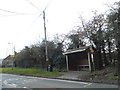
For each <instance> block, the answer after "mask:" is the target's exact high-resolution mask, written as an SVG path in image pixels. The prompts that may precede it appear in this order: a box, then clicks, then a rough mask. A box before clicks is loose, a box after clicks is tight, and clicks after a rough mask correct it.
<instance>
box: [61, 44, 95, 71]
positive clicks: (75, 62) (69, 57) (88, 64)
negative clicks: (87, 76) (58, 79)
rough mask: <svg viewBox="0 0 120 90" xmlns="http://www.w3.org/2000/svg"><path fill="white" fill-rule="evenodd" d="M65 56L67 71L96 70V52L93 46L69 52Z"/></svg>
mask: <svg viewBox="0 0 120 90" xmlns="http://www.w3.org/2000/svg"><path fill="white" fill-rule="evenodd" d="M63 55H65V57H66V64H67V71H69V70H72V71H80V70H89V71H92V70H94V69H95V66H94V50H93V49H92V46H85V47H81V48H77V49H71V50H67V51H66V52H64V53H63Z"/></svg>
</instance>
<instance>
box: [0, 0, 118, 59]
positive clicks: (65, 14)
mask: <svg viewBox="0 0 120 90" xmlns="http://www.w3.org/2000/svg"><path fill="white" fill-rule="evenodd" d="M50 1H51V0H0V31H1V33H0V58H4V57H6V55H9V54H12V48H13V46H15V49H16V51H19V50H21V49H23V48H24V46H27V45H28V46H29V45H30V44H34V43H35V42H37V41H39V40H40V41H41V40H42V39H44V29H43V16H42V15H41V16H39V15H40V14H41V13H42V11H43V10H44V8H45V7H46V6H47V5H48V3H49V2H50ZM115 1H119V0H52V2H51V3H50V5H49V6H48V7H47V9H46V11H45V12H46V27H47V39H51V38H52V37H53V35H55V34H57V33H58V34H66V33H68V32H69V31H70V30H72V28H73V27H74V26H75V25H76V23H78V21H79V20H78V18H79V16H80V15H82V16H83V17H84V18H85V19H86V20H88V19H89V18H90V17H91V16H92V11H95V10H98V12H105V11H106V10H108V7H107V5H106V4H113V3H114V2H115ZM31 3H32V4H31ZM8 43H9V44H8ZM10 43H11V44H10Z"/></svg>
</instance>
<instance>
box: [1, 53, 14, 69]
mask: <svg viewBox="0 0 120 90" xmlns="http://www.w3.org/2000/svg"><path fill="white" fill-rule="evenodd" d="M13 61H14V55H9V56H7V57H6V58H4V59H3V61H2V67H12V66H13Z"/></svg>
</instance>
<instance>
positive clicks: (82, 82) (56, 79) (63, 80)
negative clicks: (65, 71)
mask: <svg viewBox="0 0 120 90" xmlns="http://www.w3.org/2000/svg"><path fill="white" fill-rule="evenodd" d="M27 78H29V79H30V78H34V79H41V80H53V81H61V82H70V83H78V84H87V85H88V84H92V83H87V82H77V81H70V80H60V79H49V78H40V77H27Z"/></svg>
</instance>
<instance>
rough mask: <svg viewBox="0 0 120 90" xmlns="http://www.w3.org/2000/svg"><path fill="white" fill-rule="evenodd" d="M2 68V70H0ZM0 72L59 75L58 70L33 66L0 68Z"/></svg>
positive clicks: (47, 75) (45, 75) (46, 75)
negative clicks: (53, 70) (46, 69)
mask: <svg viewBox="0 0 120 90" xmlns="http://www.w3.org/2000/svg"><path fill="white" fill-rule="evenodd" d="M1 69H2V71H1ZM1 69H0V71H1V72H0V73H9V74H18V75H32V76H43V77H58V76H61V75H62V74H60V73H59V72H47V71H45V70H41V69H35V68H28V69H26V68H13V69H12V68H1Z"/></svg>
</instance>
